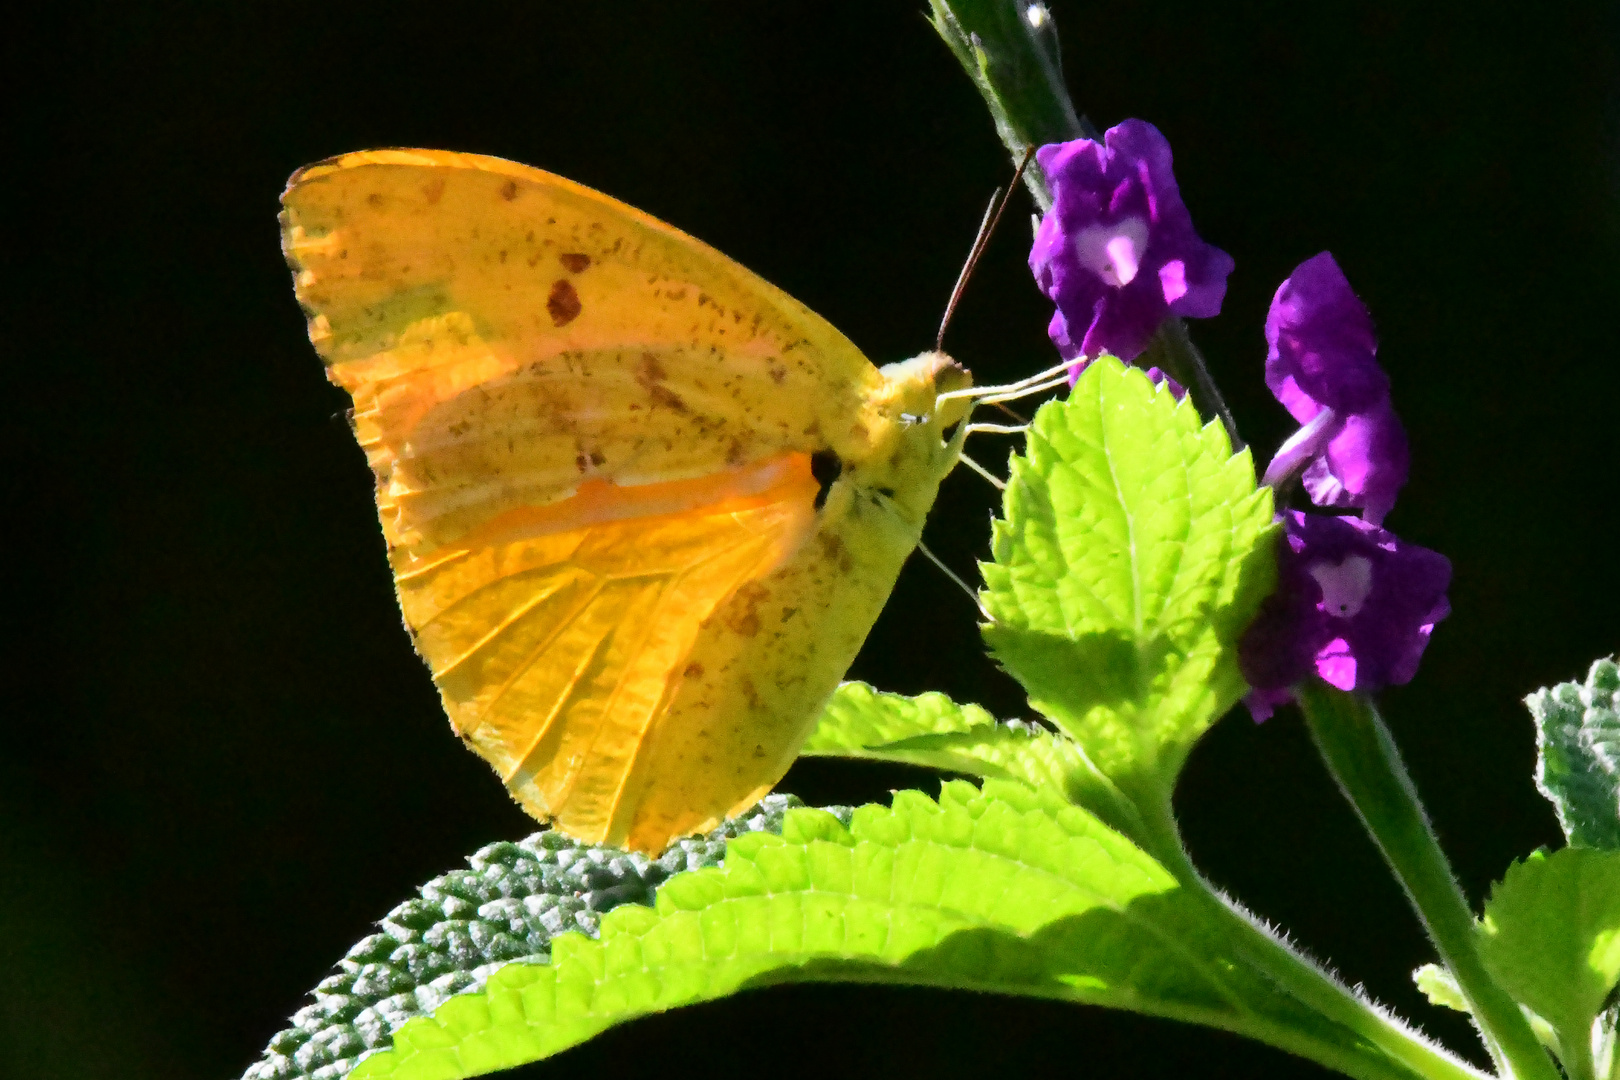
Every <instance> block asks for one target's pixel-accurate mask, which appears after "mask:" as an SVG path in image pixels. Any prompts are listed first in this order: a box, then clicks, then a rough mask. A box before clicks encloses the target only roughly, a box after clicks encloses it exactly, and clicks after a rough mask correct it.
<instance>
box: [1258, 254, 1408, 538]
mask: <svg viewBox="0 0 1620 1080" xmlns="http://www.w3.org/2000/svg"><path fill="white" fill-rule="evenodd" d="M1266 344H1267V345H1268V346H1269V349H1268V351H1267V354H1266V385H1267V386H1269V387H1270V388H1271V392H1272V393H1273V394H1275V395H1276V396H1277V400H1278V401H1280V402H1282V404H1283V407H1284V408H1286V409H1287V410H1288V411H1289V413H1290V414H1292V415H1293V417H1294V419H1295V420H1298V421H1299V422H1300V424H1302V425H1303V426H1302V427H1301V428H1300V430H1299V431H1298V432H1297V433H1296V434H1295V435H1294V436H1293V437H1292V438H1290V439H1289V440H1288V441H1287V442H1286V443H1284V444H1283V446H1282V448H1281V449H1279V450H1278V451H1277V456H1276V457H1275V458H1273V459H1272V462H1271V465H1270V466H1269V467H1268V468H1267V469H1266V483H1268V484H1272V485H1275V484H1277V483H1278V482H1280V481H1281V480H1283V479H1285V478H1286V477H1288V476H1290V475H1292V474H1293V473H1294V472H1296V471H1299V470H1300V469H1301V468H1302V467H1303V469H1304V475H1303V480H1304V484H1305V490H1306V491H1307V492H1308V493H1309V494H1310V497H1311V501H1312V502H1314V503H1316V504H1317V505H1318V506H1354V507H1360V508H1361V509H1362V516H1363V517H1365V518H1366V519H1367V520H1368V521H1370V522H1372V523H1373V524H1374V525H1377V524H1379V523H1381V522H1382V521H1383V520H1384V515H1386V514H1388V513H1389V510H1390V508H1391V507H1392V506H1394V505H1395V496H1396V494H1397V493H1398V492H1399V491H1400V489H1401V486H1402V485H1403V484H1405V483H1406V474H1407V469H1408V464H1409V461H1408V455H1407V448H1406V430H1405V429H1404V428H1402V427H1401V421H1400V418H1399V417H1397V416H1396V415H1395V410H1394V408H1392V407H1391V405H1390V401H1389V376H1387V375H1385V374H1384V371H1383V369H1382V368H1380V367H1379V366H1378V361H1377V360H1376V359H1375V354H1376V353H1377V351H1378V339H1377V337H1376V336H1374V334H1373V327H1372V318H1371V316H1369V315H1368V314H1367V308H1366V307H1365V306H1364V305H1363V304H1362V303H1361V301H1360V300H1357V299H1356V294H1355V293H1353V292H1351V291H1350V283H1349V282H1348V281H1346V280H1345V277H1344V274H1343V272H1342V271H1340V269H1339V264H1338V263H1336V262H1334V261H1333V256H1332V255H1330V254H1329V253H1328V252H1325V251H1324V252H1322V253H1321V254H1320V255H1317V256H1315V257H1314V258H1311V259H1307V260H1306V261H1304V262H1302V263H1300V264H1299V266H1298V267H1296V268H1295V269H1294V272H1293V274H1291V275H1290V276H1289V278H1288V280H1287V281H1285V282H1283V283H1282V287H1281V288H1279V289H1278V290H1277V295H1276V296H1275V297H1274V298H1273V299H1272V301H1271V313H1270V314H1269V315H1267V316H1266Z"/></svg>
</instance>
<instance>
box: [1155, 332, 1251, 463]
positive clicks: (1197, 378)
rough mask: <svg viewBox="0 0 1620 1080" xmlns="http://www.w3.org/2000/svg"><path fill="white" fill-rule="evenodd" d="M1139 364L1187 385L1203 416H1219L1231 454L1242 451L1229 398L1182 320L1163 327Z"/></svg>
mask: <svg viewBox="0 0 1620 1080" xmlns="http://www.w3.org/2000/svg"><path fill="white" fill-rule="evenodd" d="M1136 365H1137V366H1138V367H1144V368H1146V367H1157V368H1159V370H1161V371H1164V372H1166V373H1167V374H1169V376H1170V377H1171V378H1172V379H1174V380H1176V382H1178V383H1180V384H1181V385H1182V386H1185V387H1186V388H1187V392H1188V393H1189V394H1191V395H1192V399H1193V404H1194V405H1196V406H1198V414H1199V415H1200V416H1203V417H1220V421H1221V425H1222V426H1223V427H1225V428H1226V435H1227V438H1229V439H1230V440H1231V441H1232V451H1233V452H1234V453H1236V452H1237V451H1239V450H1242V449H1243V447H1244V445H1245V444H1244V442H1243V439H1242V437H1241V436H1239V435H1238V429H1237V421H1236V420H1234V419H1233V418H1232V410H1231V409H1229V408H1227V407H1226V399H1225V398H1223V397H1221V391H1220V388H1219V387H1217V386H1216V385H1215V380H1214V379H1213V378H1211V377H1210V374H1209V368H1208V366H1206V365H1205V363H1204V354H1203V353H1202V352H1200V351H1199V349H1198V346H1196V345H1194V344H1193V342H1192V338H1190V337H1188V336H1187V324H1186V323H1184V322H1182V321H1181V319H1180V318H1178V317H1176V316H1174V315H1172V316H1170V317H1169V318H1168V319H1166V320H1164V322H1163V323H1162V324H1160V326H1159V329H1158V332H1157V333H1155V334H1154V335H1153V340H1152V341H1151V342H1150V343H1149V344H1148V347H1147V352H1146V353H1145V354H1143V355H1142V356H1141V357H1140V358H1138V359H1137V361H1136Z"/></svg>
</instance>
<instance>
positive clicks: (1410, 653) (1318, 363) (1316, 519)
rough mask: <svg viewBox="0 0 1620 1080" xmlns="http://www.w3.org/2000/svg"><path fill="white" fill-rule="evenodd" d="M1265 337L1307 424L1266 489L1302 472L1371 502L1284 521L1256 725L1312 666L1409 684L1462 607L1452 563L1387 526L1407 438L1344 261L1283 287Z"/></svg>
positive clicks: (1338, 680) (1246, 663)
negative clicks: (1356, 512)
mask: <svg viewBox="0 0 1620 1080" xmlns="http://www.w3.org/2000/svg"><path fill="white" fill-rule="evenodd" d="M1266 343H1267V345H1268V346H1269V349H1268V352H1267V355H1266V385H1267V386H1268V387H1270V388H1271V392H1272V393H1273V394H1275V395H1276V397H1277V400H1278V401H1280V402H1282V404H1283V407H1284V408H1286V409H1287V410H1288V411H1289V413H1290V414H1292V415H1293V417H1294V419H1295V420H1298V421H1299V423H1300V425H1301V426H1300V429H1299V431H1298V432H1296V433H1295V434H1294V435H1293V437H1291V438H1290V439H1289V440H1288V441H1287V442H1285V443H1284V444H1283V446H1282V448H1281V449H1280V450H1278V451H1277V455H1276V457H1274V458H1273V459H1272V461H1271V465H1270V466H1269V467H1268V468H1267V469H1266V483H1268V484H1271V485H1272V486H1273V487H1277V486H1279V485H1280V484H1282V483H1283V482H1284V481H1286V480H1287V479H1289V478H1290V477H1292V476H1294V475H1296V474H1298V475H1300V476H1301V479H1302V481H1303V483H1304V487H1305V491H1306V493H1307V494H1309V495H1310V497H1311V501H1312V502H1314V503H1316V504H1317V505H1318V506H1325V507H1359V508H1360V509H1361V518H1360V519H1357V518H1350V517H1327V516H1321V515H1310V514H1303V513H1300V512H1299V511H1288V512H1286V513H1284V514H1283V515H1282V524H1283V535H1284V541H1285V543H1284V544H1283V545H1282V547H1281V548H1280V549H1279V552H1278V587H1277V591H1276V592H1275V593H1273V594H1272V596H1271V597H1270V598H1269V599H1268V600H1267V601H1266V603H1265V605H1264V606H1263V607H1262V608H1261V611H1260V614H1259V615H1258V616H1257V617H1256V619H1255V621H1254V623H1253V624H1252V625H1251V626H1250V627H1249V630H1248V632H1247V633H1246V634H1245V635H1244V638H1243V641H1242V643H1241V645H1240V646H1239V662H1240V664H1241V666H1242V668H1243V674H1244V677H1245V678H1246V679H1248V680H1249V684H1250V685H1251V686H1252V687H1253V692H1252V693H1250V695H1249V697H1248V705H1249V710H1250V712H1252V713H1253V714H1254V718H1255V720H1256V721H1260V720H1264V719H1266V718H1267V717H1268V716H1270V715H1271V713H1272V710H1273V709H1274V708H1275V707H1276V706H1277V705H1280V704H1283V703H1284V702H1287V701H1289V700H1291V699H1292V697H1293V694H1292V692H1291V690H1290V687H1293V686H1294V685H1296V684H1298V683H1299V682H1300V680H1302V679H1304V678H1306V677H1307V676H1308V675H1310V674H1311V673H1312V672H1313V670H1314V672H1315V674H1316V675H1317V677H1319V678H1321V679H1322V680H1323V681H1324V682H1327V683H1329V684H1331V685H1333V686H1336V687H1338V688H1339V689H1341V690H1363V691H1366V690H1376V689H1379V688H1380V687H1384V686H1391V685H1398V684H1400V683H1404V682H1408V681H1409V680H1410V679H1411V678H1412V676H1413V675H1414V674H1416V672H1417V666H1418V661H1419V660H1420V659H1421V658H1422V656H1423V650H1424V647H1425V646H1426V645H1428V643H1429V635H1430V633H1432V632H1433V630H1434V624H1435V623H1437V622H1439V621H1440V620H1441V619H1443V618H1445V617H1446V615H1447V614H1448V613H1449V612H1450V611H1451V605H1450V604H1449V603H1448V602H1447V600H1446V588H1447V586H1448V585H1450V583H1451V563H1450V562H1448V561H1447V560H1446V558H1445V556H1443V555H1440V554H1437V553H1436V552H1433V551H1430V550H1429V549H1428V548H1424V547H1419V546H1418V545H1416V544H1408V543H1406V542H1405V541H1402V540H1401V539H1399V538H1398V537H1396V536H1395V535H1394V534H1393V533H1390V532H1386V531H1385V530H1384V529H1382V528H1380V527H1379V526H1380V525H1381V524H1382V523H1383V520H1384V515H1385V514H1387V513H1388V512H1389V510H1390V508H1391V507H1393V506H1394V505H1395V496H1396V493H1397V492H1399V491H1400V489H1401V486H1402V485H1403V484H1405V483H1406V476H1407V467H1408V455H1407V447H1406V432H1405V429H1403V428H1402V427H1401V422H1400V419H1399V418H1398V417H1397V416H1396V415H1395V409H1394V407H1393V406H1392V405H1391V404H1390V399H1389V377H1388V376H1387V375H1385V374H1384V371H1383V369H1382V368H1380V367H1379V366H1378V362H1377V360H1376V359H1375V355H1376V353H1377V350H1378V340H1377V338H1376V337H1375V336H1374V335H1373V327H1372V318H1371V316H1369V315H1368V313H1367V309H1366V307H1365V306H1363V305H1362V303H1361V301H1360V300H1357V299H1356V296H1355V293H1353V292H1351V290H1350V283H1349V282H1348V281H1346V280H1345V277H1344V273H1343V272H1342V271H1340V269H1339V265H1338V263H1336V262H1334V261H1333V256H1332V255H1330V254H1328V253H1327V252H1325V251H1324V252H1322V253H1321V254H1320V255H1317V256H1315V257H1314V258H1311V259H1307V260H1306V261H1305V262H1303V263H1301V264H1300V265H1299V266H1298V267H1297V268H1296V269H1295V270H1294V272H1293V274H1291V275H1290V276H1289V278H1288V280H1287V281H1285V282H1283V284H1282V287H1281V288H1279V289H1278V290H1277V295H1276V297H1275V298H1273V300H1272V302H1271V313H1270V314H1269V315H1268V316H1267V318H1266Z"/></svg>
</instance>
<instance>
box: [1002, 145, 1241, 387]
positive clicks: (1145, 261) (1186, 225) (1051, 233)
mask: <svg viewBox="0 0 1620 1080" xmlns="http://www.w3.org/2000/svg"><path fill="white" fill-rule="evenodd" d="M1035 160H1036V161H1037V162H1039V163H1040V166H1041V169H1042V170H1043V171H1045V173H1046V178H1047V181H1048V183H1050V184H1051V187H1052V208H1051V209H1050V210H1048V211H1047V212H1046V216H1045V217H1043V218H1042V219H1041V224H1040V228H1039V229H1038V230H1037V231H1036V234H1035V247H1034V248H1033V250H1031V251H1030V254H1029V267H1030V269H1031V270H1033V271H1034V273H1035V280H1036V282H1037V283H1038V284H1039V285H1040V288H1041V291H1042V292H1044V293H1045V294H1046V295H1047V296H1048V297H1050V298H1051V300H1052V302H1053V303H1054V304H1056V305H1057V311H1056V313H1055V314H1053V316H1052V322H1051V325H1050V326H1048V327H1047V333H1048V334H1050V335H1051V338H1052V342H1053V344H1055V345H1056V346H1057V347H1058V352H1059V354H1060V355H1062V356H1063V357H1064V359H1067V360H1081V361H1086V360H1093V359H1095V358H1096V357H1098V356H1100V355H1102V354H1103V353H1112V354H1113V355H1114V356H1117V357H1119V358H1120V359H1122V360H1127V361H1128V360H1134V359H1136V357H1138V356H1140V355H1141V354H1142V351H1143V350H1144V349H1146V348H1147V345H1148V342H1149V340H1151V339H1152V337H1153V335H1154V333H1155V332H1156V331H1157V330H1158V329H1159V326H1160V324H1162V323H1163V322H1164V320H1165V319H1167V318H1169V317H1170V316H1172V315H1182V316H1189V317H1193V318H1209V317H1210V316H1213V315H1215V314H1218V313H1219V312H1220V310H1221V300H1222V299H1223V298H1224V297H1225V296H1226V277H1227V275H1228V274H1230V273H1231V272H1232V265H1233V263H1232V257H1231V256H1230V255H1228V254H1226V252H1224V251H1221V250H1220V249H1219V248H1215V247H1212V246H1210V245H1209V244H1206V243H1204V242H1203V241H1202V240H1200V239H1199V238H1198V234H1197V233H1196V232H1195V231H1194V230H1193V225H1192V216H1191V215H1190V214H1188V213H1187V207H1186V206H1185V205H1184V204H1183V203H1182V201H1181V192H1180V190H1179V189H1178V188H1177V187H1176V178H1175V174H1174V173H1173V172H1171V168H1170V144H1169V142H1168V141H1166V139H1165V137H1164V136H1163V135H1162V134H1161V133H1160V132H1159V129H1158V128H1156V127H1154V126H1153V125H1152V124H1149V123H1146V122H1144V121H1142V120H1126V121H1125V122H1124V123H1122V124H1120V125H1119V126H1118V127H1113V128H1110V129H1109V130H1108V132H1107V133H1106V134H1104V135H1103V141H1102V142H1100V143H1099V142H1097V141H1096V140H1094V139H1076V140H1075V141H1073V142H1066V143H1053V144H1051V145H1049V146H1043V147H1041V148H1040V149H1039V150H1038V151H1036V153H1035ZM1083 366H1084V364H1083V363H1082V364H1077V365H1076V367H1075V369H1074V374H1075V375H1076V376H1078V374H1079V371H1080V369H1081V368H1082V367H1083Z"/></svg>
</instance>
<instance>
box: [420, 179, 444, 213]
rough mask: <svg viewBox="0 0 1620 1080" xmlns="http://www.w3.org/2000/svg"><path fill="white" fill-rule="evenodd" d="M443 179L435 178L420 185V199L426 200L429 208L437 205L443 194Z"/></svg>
mask: <svg viewBox="0 0 1620 1080" xmlns="http://www.w3.org/2000/svg"><path fill="white" fill-rule="evenodd" d="M444 182H445V181H444V177H442V176H435V177H434V178H433V179H432V180H429V181H428V182H427V183H425V184H423V185H422V198H424V199H426V200H427V204H428V205H429V206H436V205H438V202H439V198H440V197H441V196H442V195H443V194H444Z"/></svg>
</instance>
